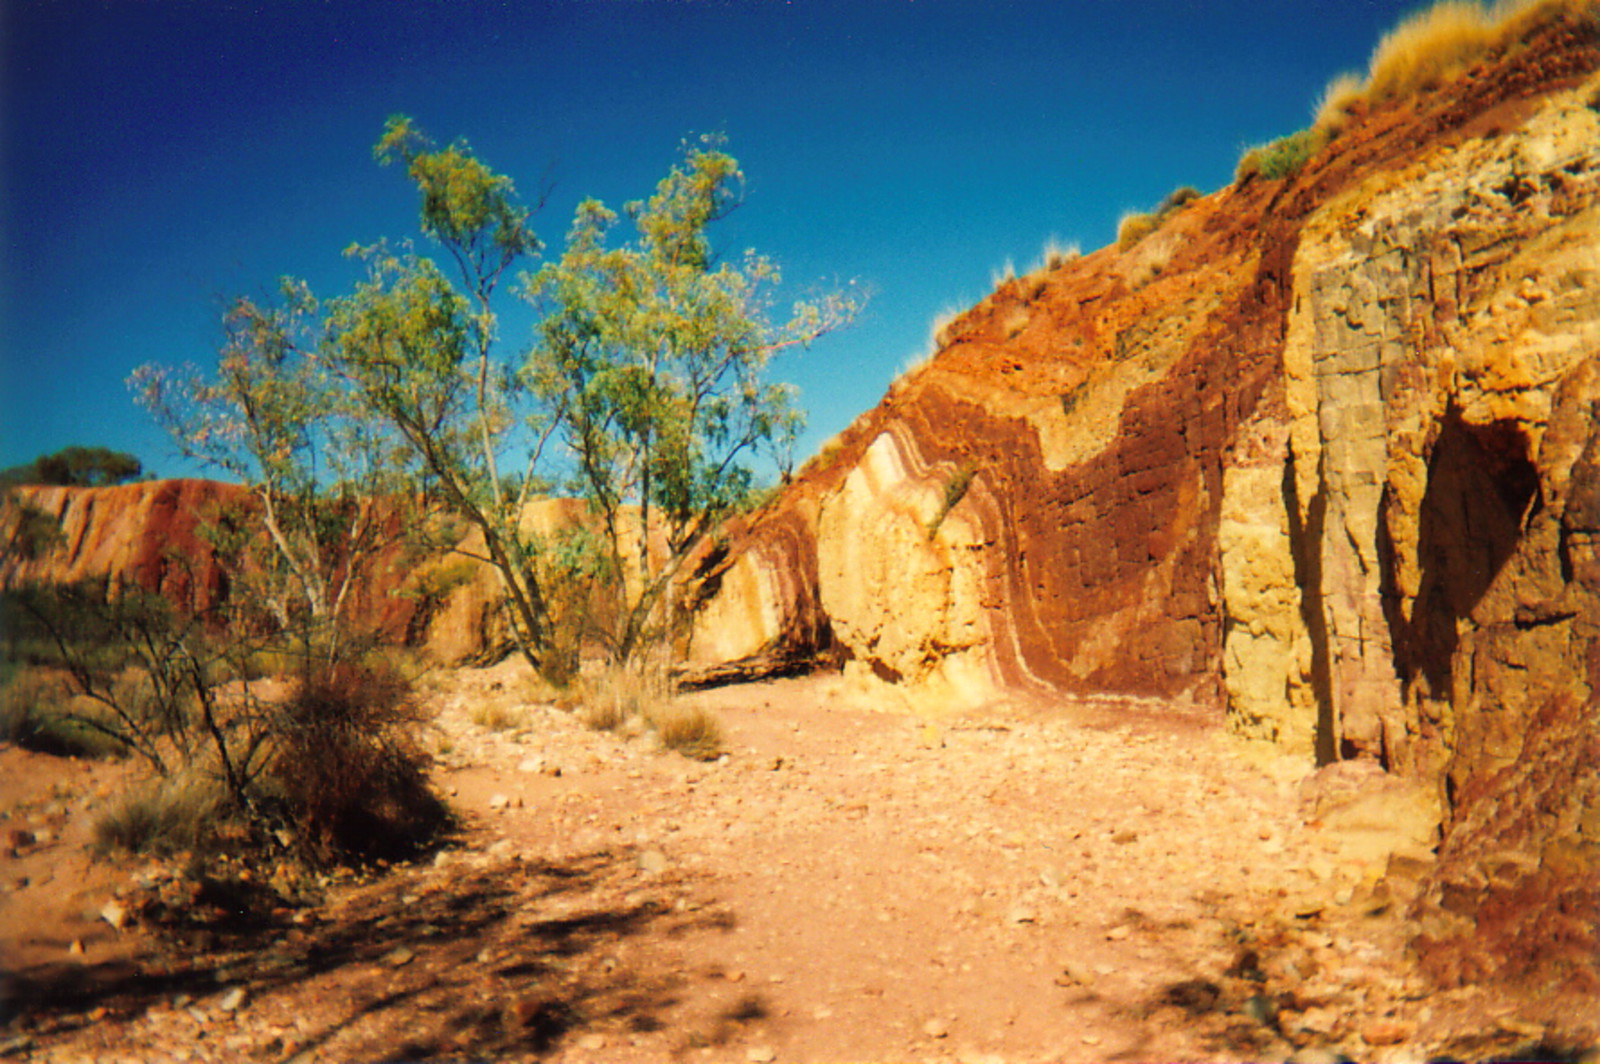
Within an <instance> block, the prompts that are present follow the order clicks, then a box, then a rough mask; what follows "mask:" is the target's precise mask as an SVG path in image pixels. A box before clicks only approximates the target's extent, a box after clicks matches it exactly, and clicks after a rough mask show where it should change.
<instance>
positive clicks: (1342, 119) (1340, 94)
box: [1312, 72, 1366, 131]
mask: <svg viewBox="0 0 1600 1064" xmlns="http://www.w3.org/2000/svg"><path fill="white" fill-rule="evenodd" d="M1365 92H1366V82H1365V81H1363V80H1362V77H1361V75H1360V74H1354V73H1348V72H1347V73H1344V74H1340V75H1339V76H1338V77H1336V78H1334V79H1333V80H1332V81H1330V82H1328V87H1327V88H1325V89H1323V90H1322V97H1321V99H1319V100H1318V101H1317V108H1316V117H1315V118H1314V119H1313V121H1312V125H1313V126H1315V127H1316V128H1318V129H1329V130H1334V131H1338V130H1341V129H1343V128H1344V127H1345V126H1346V125H1348V124H1349V122H1350V117H1351V113H1352V112H1353V111H1354V110H1355V108H1356V105H1357V104H1359V103H1360V102H1361V101H1362V100H1363V99H1365Z"/></svg>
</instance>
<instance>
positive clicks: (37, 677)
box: [0, 664, 128, 758]
mask: <svg viewBox="0 0 1600 1064" xmlns="http://www.w3.org/2000/svg"><path fill="white" fill-rule="evenodd" d="M7 673H8V674H7V675H6V676H4V677H0V740H3V741H6V742H12V743H16V744H17V745H18V746H20V747H22V748H23V749H24V750H34V751H37V752H39V753H42V754H54V755H55V756H57V757H89V758H105V757H118V756H121V755H123V754H125V753H127V751H128V746H127V744H126V743H125V742H123V741H121V740H120V739H118V738H117V730H116V722H115V721H113V720H111V719H109V718H108V717H107V715H106V714H105V713H103V712H100V711H98V709H97V707H96V706H95V704H94V703H93V702H90V701H88V700H86V699H80V698H77V697H75V696H74V694H73V690H72V683H71V680H70V678H69V677H67V676H66V675H65V674H62V673H59V672H53V671H51V670H48V669H41V668H29V667H18V666H16V665H14V664H13V665H11V666H10V668H9V669H8V670H7Z"/></svg>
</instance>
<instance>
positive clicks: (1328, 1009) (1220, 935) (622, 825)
mask: <svg viewBox="0 0 1600 1064" xmlns="http://www.w3.org/2000/svg"><path fill="white" fill-rule="evenodd" d="M529 689H530V687H529V685H528V684H527V683H526V681H525V678H524V677H523V675H522V673H521V672H520V671H519V670H518V669H517V668H516V667H514V666H511V665H506V666H501V667H498V668H496V669H492V670H483V671H464V672H456V673H446V674H440V675H439V676H438V677H436V678H434V680H433V681H432V682H431V685H430V687H429V697H430V699H431V700H432V701H433V703H434V704H435V705H436V706H437V707H438V710H439V715H438V728H437V731H436V732H435V733H434V734H433V736H432V738H431V740H430V741H431V742H433V743H435V744H436V745H437V747H438V748H439V750H440V766H439V768H440V771H439V774H438V781H439V784H440V786H441V787H442V788H443V789H444V790H445V791H446V793H447V794H448V795H449V798H450V801H451V802H452V804H453V805H454V806H455V807H456V808H457V809H458V810H459V812H460V814H461V816H462V819H463V824H464V826H463V829H462V831H461V833H460V836H459V838H458V839H457V840H456V841H455V843H454V844H452V845H451V846H450V847H449V848H447V849H445V850H443V851H441V852H440V853H439V854H437V856H436V857H434V858H431V859H429V860H427V861H424V862H419V863H417V864H415V865H404V866H398V867H395V868H391V869H388V870H387V872H385V873H384V874H383V875H381V876H378V877H373V878H366V879H362V878H359V877H345V876H339V877H331V878H329V879H327V880H326V881H325V882H323V883H322V884H321V885H320V886H319V887H318V888H317V890H316V891H315V896H314V898H313V899H312V901H311V902H310V903H308V904H302V905H299V906H291V905H287V904H284V905H279V906H277V907H276V908H275V909H269V910H265V911H263V915H262V916H261V917H260V918H259V919H254V920H252V921H237V920H236V921H233V922H232V923H230V922H229V921H227V920H225V919H223V920H220V922H218V921H213V923H212V924H211V925H209V926H208V928H207V929H205V930H203V931H198V932H196V931H190V932H186V933H181V934H180V933H176V932H174V931H173V930H171V929H170V928H169V929H167V930H160V929H157V928H155V927H147V926H141V925H140V924H139V923H138V922H135V923H133V924H131V925H130V926H128V927H127V928H125V929H123V930H121V931H118V930H115V929H113V927H112V926H111V924H110V923H108V922H107V921H106V920H105V918H104V917H103V915H102V911H103V909H104V907H105V905H106V903H107V902H108V901H111V900H113V898H114V897H116V896H118V895H119V894H120V895H121V896H122V897H123V901H124V903H125V905H126V907H127V908H129V909H130V910H132V911H135V912H137V911H138V908H139V907H138V905H137V903H136V899H137V898H138V897H140V896H141V891H142V892H143V893H144V894H148V893H149V892H151V891H157V892H159V891H161V890H167V891H168V894H167V895H166V896H169V897H170V896H172V894H171V884H172V883H173V882H174V880H173V878H172V877H173V875H174V873H173V870H172V869H171V868H170V867H168V866H167V865H164V864H162V863H159V862H150V861H146V860H144V859H123V860H117V861H112V860H105V861H99V862H96V861H94V860H92V859H91V858H90V856H89V852H88V839H89V833H90V824H91V822H92V819H93V817H94V815H95V814H96V812H97V811H98V810H100V809H102V808H103V807H104V806H105V804H106V803H107V802H108V801H109V800H111V799H112V797H113V796H114V794H115V793H116V791H117V789H118V788H119V787H121V786H122V785H123V781H124V780H125V779H126V777H127V775H128V774H129V773H130V772H131V771H132V770H131V769H130V768H129V767H127V766H119V765H107V764H96V765H85V764H81V763H75V762H70V761H60V760H58V759H54V758H49V757H45V756H43V755H37V754H31V753H28V752H25V751H21V750H17V749H14V748H0V809H3V810H4V814H3V815H4V816H5V817H6V820H5V824H4V827H5V828H6V829H7V842H8V844H9V845H11V846H12V847H13V851H12V856H10V858H9V859H8V860H6V862H5V864H4V865H3V866H0V867H3V873H0V874H3V882H4V887H5V894H4V895H3V896H0V946H3V949H4V958H5V962H6V966H7V968H8V969H9V980H8V987H7V997H8V1000H7V1001H6V1003H5V1006H6V1009H7V1012H8V1014H9V1015H8V1021H9V1022H8V1025H7V1026H6V1027H5V1028H4V1029H3V1032H0V1057H4V1058H5V1059H17V1060H50V1061H70V1060H85V1061H89V1060H93V1061H118V1060H122V1061H146V1060H195V1061H210V1060H217V1061H223V1060H227V1061H233V1060H260V1061H311V1060H341V1061H342V1060H421V1059H435V1060H459V1059H493V1060H534V1059H553V1060H571V1061H580V1060H619V1061H659V1060H666V1059H681V1060H689V1061H700V1060H706V1061H757V1062H759V1061H768V1060H776V1061H804V1060H813V1061H815V1060H833V1061H838V1060H890V1059H893V1060H936V1061H945V1060H957V1061H1011V1062H1016V1061H1035V1060H1037V1061H1043V1060H1050V1061H1057V1060H1060V1061H1070V1060H1156V1059H1177V1058H1185V1059H1211V1060H1232V1059H1265V1058H1276V1059H1280V1060H1281V1059H1296V1060H1302V1061H1308V1062H1309V1061H1318V1060H1322V1061H1331V1060H1335V1059H1338V1054H1340V1053H1344V1054H1349V1055H1350V1056H1352V1057H1354V1058H1355V1059H1363V1060H1374V1059H1375V1060H1393V1061H1400V1060H1412V1059H1420V1058H1422V1057H1424V1056H1425V1055H1440V1054H1450V1055H1458V1056H1463V1057H1487V1056H1492V1055H1496V1054H1508V1053H1514V1052H1524V1053H1526V1052H1528V1051H1530V1048H1531V1047H1535V1046H1537V1045H1540V1044H1541V1043H1542V1045H1543V1046H1544V1047H1545V1048H1548V1047H1551V1046H1561V1047H1565V1050H1566V1051H1569V1053H1576V1052H1577V1051H1581V1049H1582V1048H1584V1046H1585V1045H1592V1044H1593V1041H1592V1039H1593V1036H1594V1033H1595V1029H1596V1027H1597V1026H1600V1022H1597V1020H1596V1017H1595V1016H1593V1015H1588V1016H1585V1015H1581V1014H1577V1015H1575V1014H1574V1011H1573V1010H1572V1009H1571V1008H1570V1007H1567V1008H1566V1010H1565V1011H1564V1012H1562V1011H1557V1009H1556V1008H1555V1007H1554V1006H1553V1005H1552V1003H1551V1002H1550V1001H1546V1000H1542V999H1539V1000H1535V999H1532V998H1531V996H1530V999H1529V1000H1518V999H1516V998H1513V997H1508V996H1507V995H1506V994H1505V992H1504V991H1500V992H1497V993H1494V994H1490V993H1487V992H1481V991H1474V990H1456V991H1450V992H1448V993H1438V992H1432V993H1430V992H1429V991H1428V989H1427V988H1426V986H1425V985H1424V983H1423V982H1422V981H1421V979H1420V978H1419V977H1418V976H1417V974H1416V973H1415V971H1414V969H1413V967H1412V964H1411V962H1410V961H1408V960H1407V957H1406V953H1405V949H1404V943H1405V941H1406V939H1407V937H1408V936H1409V934H1410V933H1411V931H1412V929H1410V928H1408V927H1407V926H1406V924H1405V922H1404V921H1403V919H1402V918H1401V915H1400V910H1402V909H1403V908H1404V906H1403V904H1400V902H1402V901H1403V900H1404V899H1397V898H1394V897H1391V896H1389V895H1388V894H1386V893H1385V891H1386V890H1387V889H1388V888H1383V887H1379V888H1374V887H1373V885H1372V883H1373V879H1374V874H1375V873H1376V871H1378V869H1379V867H1380V866H1381V864H1382V863H1383V860H1384V857H1385V854H1386V852H1387V850H1389V849H1392V848H1393V847H1394V846H1395V845H1398V844H1401V843H1403V841H1404V840H1401V839H1399V838H1398V837H1388V836H1385V835H1384V831H1383V829H1381V828H1377V829H1375V828H1374V827H1373V826H1372V824H1370V823H1363V822H1362V821H1361V819H1360V817H1359V816H1354V815H1345V814H1344V813H1343V812H1342V810H1348V809H1352V808H1355V807H1357V806H1359V804H1360V801H1362V800H1364V799H1359V798H1357V797H1356V795H1357V793H1358V792H1359V793H1360V794H1363V795H1371V794H1372V793H1374V790H1375V788H1376V789H1377V790H1379V791H1381V789H1382V787H1383V786H1384V781H1383V780H1382V779H1381V778H1368V777H1367V776H1363V775H1361V773H1362V770H1361V769H1359V768H1353V767H1351V766H1349V765H1345V766H1335V767H1334V768H1331V769H1328V770H1324V771H1322V772H1321V773H1309V772H1308V770H1307V769H1305V768H1304V767H1302V766H1298V765H1296V764H1293V763H1290V762H1288V761H1286V760H1283V759H1281V758H1277V757H1275V756H1273V755H1269V754H1264V753H1262V752H1260V751H1259V750H1256V749H1254V748H1250V747H1246V746H1244V745H1241V744H1240V743H1239V742H1238V741H1236V740H1232V739H1229V738H1228V737H1227V736H1225V735H1224V733H1223V732H1222V729H1221V727H1220V722H1219V721H1216V720H1214V719H1212V718H1211V717H1209V716H1207V715H1204V714H1200V713H1194V712H1186V711H1183V710H1182V709H1180V708H1174V707H1168V706H1157V705H1155V704H1153V703H1152V704H1145V703H1138V702H1132V701H1126V702H1115V703H1113V702H1091V701H1063V702H1058V703H1051V704H1043V703H1040V704H1030V705H1021V704H1005V705H995V706H991V707H987V708H985V709H983V710H981V711H975V712H971V713H967V714H964V715H962V716H960V717H955V718H949V719H942V720H936V721H935V720H927V719H924V718H922V717H919V716H918V715H917V714H915V713H914V712H912V711H911V709H910V708H909V707H907V706H905V705H902V704H899V703H897V702H896V701H895V698H896V692H895V691H894V690H893V689H889V688H883V689H876V690H865V689H857V688H851V687H848V686H846V684H845V683H844V681H842V680H841V679H839V678H837V677H832V676H829V677H813V678H809V679H801V680H785V681H778V682H773V683H766V684H760V685H751V686H745V687H739V688H727V689H723V690H720V691H713V692H706V693H703V694H701V695H697V696H695V700H697V701H699V702H701V703H703V704H705V705H707V706H709V707H711V708H712V710H713V711H714V712H715V713H716V715H717V716H718V718H719V719H720V721H721V723H722V726H723V730H724V733H725V748H726V751H727V755H726V758H725V759H724V760H721V761H717V762H712V763H701V762H694V761H690V760H687V759H685V758H683V757H681V756H679V755H677V754H673V753H670V752H664V751H661V750H659V749H657V748H656V747H655V745H654V743H653V740H651V739H650V738H649V737H648V736H647V735H642V734H634V735H631V736H630V735H629V734H628V733H627V732H626V731H625V732H623V733H604V732H594V731H591V730H588V729H587V728H585V727H584V726H583V724H582V723H581V721H580V719H579V718H578V716H577V715H576V714H573V713H570V712H566V711H562V710H559V709H556V708H554V707H552V706H547V705H542V704H538V703H535V702H532V701H530V700H529V699H528V698H526V697H525V696H524V695H523V694H522V692H524V691H527V690H529ZM1157 709H1160V710H1161V712H1160V713H1159V714H1158V713H1157V712H1155V710H1157ZM479 722H486V723H488V724H492V725H496V726H497V727H496V728H491V727H485V726H484V723H479ZM497 729H498V730H497ZM1368 775H1370V773H1369V774H1368ZM41 830H42V831H44V832H46V834H44V835H43V836H39V832H40V831H41ZM13 832H15V833H17V834H14V835H13V834H12V833H13ZM22 833H26V834H22ZM1391 834H1393V833H1392V832H1391ZM30 835H31V836H37V839H36V841H31V842H30V841H29V836H30ZM257 874H258V875H259V876H262V877H263V878H265V880H266V882H268V883H271V882H275V880H272V879H271V878H270V877H267V876H266V871H265V870H257ZM280 875H282V873H280ZM141 883H142V884H144V886H143V887H142V888H141ZM261 889H263V890H264V889H266V888H265V887H264V886H263V887H262V888H261ZM186 897H188V898H189V899H190V902H189V904H191V905H193V906H195V907H196V908H197V909H199V908H204V907H207V906H209V907H210V908H212V909H215V910H216V911H217V912H219V913H221V914H222V915H223V916H226V915H227V913H226V909H227V905H226V902H225V901H224V902H222V903H221V904H219V903H218V900H217V899H215V898H212V899H203V898H201V897H200V896H199V895H197V894H195V893H194V892H192V891H191V892H190V893H189V894H188V895H186ZM75 942H76V943H79V944H80V945H79V946H77V947H75V946H74V943H75ZM1578 1011H1579V1012H1580V1013H1581V1011H1582V1010H1578ZM1583 1038H1588V1039H1590V1041H1589V1042H1588V1043H1584V1044H1580V1042H1579V1041H1578V1040H1580V1039H1583ZM1567 1059H1574V1057H1573V1056H1572V1055H1569V1056H1568V1058H1567Z"/></svg>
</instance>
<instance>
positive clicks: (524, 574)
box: [325, 115, 576, 680]
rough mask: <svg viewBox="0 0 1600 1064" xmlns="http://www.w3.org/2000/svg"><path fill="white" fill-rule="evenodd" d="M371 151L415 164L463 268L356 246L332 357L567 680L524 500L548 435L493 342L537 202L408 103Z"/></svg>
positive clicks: (519, 634) (430, 213) (512, 616)
mask: <svg viewBox="0 0 1600 1064" xmlns="http://www.w3.org/2000/svg"><path fill="white" fill-rule="evenodd" d="M373 153H374V155H375V157H376V158H377V159H378V161H379V162H380V163H381V164H383V165H390V164H394V163H401V164H403V165H404V166H405V168H406V173H407V176H408V177H409V178H410V180H411V181H412V182H413V183H414V184H415V185H416V187H417V190H418V191H419V192H420V193H421V198H422V204H421V212H420V227H421V229H422V232H423V233H424V234H425V235H426V236H428V237H430V238H431V239H432V240H433V241H434V242H435V243H436V244H437V245H438V246H439V247H441V248H442V249H443V250H444V252H445V254H446V256H447V258H448V263H449V265H450V266H452V267H453V271H452V270H447V269H446V268H444V267H441V266H440V265H439V263H437V262H435V261H434V260H433V259H431V258H428V257H426V256H423V255H419V254H417V253H416V251H415V250H414V249H413V248H411V247H409V246H403V247H401V248H393V247H391V246H389V245H387V244H383V243H379V244H375V245H372V246H368V247H360V246H355V247H352V248H350V249H349V251H348V254H350V255H352V256H355V257H358V258H360V259H362V260H363V261H364V262H365V264H366V267H367V277H366V279H365V280H364V281H362V282H361V283H360V284H358V285H357V287H356V289H355V291H354V292H353V293H352V294H351V295H349V296H347V297H344V298H342V299H338V300H335V301H333V302H332V304H331V305H330V309H329V314H328V319H327V334H326V345H325V351H326V355H327V358H328V360H329V364H330V365H332V366H333V367H335V369H336V371H337V372H338V373H339V374H340V375H341V376H342V377H343V378H344V379H345V380H346V381H347V382H348V383H349V384H350V385H351V386H352V387H353V389H354V393H355V394H356V395H357V396H358V397H359V401H360V402H361V403H363V404H364V405H365V406H366V407H367V409H369V410H371V411H372V412H373V413H375V414H376V415H377V416H379V417H381V418H383V419H385V420H386V421H387V422H388V423H389V424H390V425H392V426H393V428H394V429H395V431H396V432H397V433H398V435H399V437H400V438H401V439H402V440H403V441H404V442H405V444H406V446H407V448H408V450H409V453H410V455H411V456H412V458H413V459H414V461H415V462H416V463H417V465H418V467H419V469H420V472H421V473H422V475H423V478H424V482H425V487H426V488H427V490H428V491H429V492H430V493H432V494H435V495H437V496H438V498H439V499H440V501H441V502H442V503H443V504H444V505H445V506H446V507H448V508H449V509H450V510H451V511H453V512H454V513H456V514H458V515H459V516H460V517H461V518H463V519H464V520H466V521H467V522H468V523H469V524H470V525H471V527H472V528H473V529H475V530H476V532H477V533H478V538H480V539H481V541H482V553H481V554H479V553H477V551H476V549H475V548H474V547H468V546H459V547H458V549H460V550H463V551H464V552H466V553H469V554H472V555H474V556H476V557H479V558H480V559H481V560H483V561H485V562H487V563H488V564H489V565H491V566H492V567H493V569H494V571H495V572H496V573H497V574H498V577H499V581H500V584H501V588H502V590H503V592H504V598H505V605H506V615H507V617H508V619H509V621H510V627H511V632H512V635H513V638H514V641H515V643H516V645H517V647H518V649H519V650H520V651H521V652H522V654H523V655H524V656H525V657H526V658H527V659H528V661H529V662H530V663H532V664H533V665H534V666H535V667H536V668H538V669H539V670H540V671H541V672H543V673H544V674H546V675H547V676H550V677H551V678H552V679H556V680H562V679H564V678H565V677H566V675H567V674H568V673H569V672H570V671H571V669H572V668H573V667H574V666H575V663H576V662H575V654H574V653H572V652H570V651H569V650H568V649H567V648H565V647H564V646H561V645H558V640H557V639H556V633H554V632H553V631H552V630H551V626H550V623H549V618H550V605H549V603H548V602H547V600H546V595H545V587H544V585H545V579H544V574H543V572H542V568H543V566H544V563H543V554H544V551H543V544H542V543H541V541H540V540H539V539H538V538H537V537H533V536H530V535H527V534H525V533H524V532H523V530H522V528H521V516H522V513H523V512H524V509H525V507H526V505H527V503H528V502H529V501H530V499H531V498H532V496H533V493H534V492H535V491H536V490H538V489H539V488H540V487H542V486H543V481H542V480H541V478H540V477H539V475H538V469H539V466H540V464H541V457H542V453H543V449H544V448H543V444H544V440H545V438H546V437H541V436H539V435H538V433H537V432H536V431H535V432H534V433H533V435H532V437H531V438H530V435H529V433H527V432H524V431H521V430H522V429H523V428H525V427H527V425H528V420H527V415H526V413H525V412H523V411H520V410H519V409H518V402H519V400H525V399H526V398H527V397H526V395H524V394H521V392H520V389H519V388H518V386H517V381H516V378H515V375H514V373H513V372H512V369H513V367H512V366H511V364H510V363H509V362H508V361H507V360H505V359H502V358H499V357H497V351H496V343H497V340H498V325H499V322H498V315H497V312H496V310H495V303H494V299H495V295H496V292H497V289H498V288H499V286H500V282H501V281H502V279H503V278H504V277H505V275H506V273H507V271H508V270H510V269H511V268H512V267H513V266H515V265H516V264H517V263H519V262H521V261H523V260H525V259H528V258H530V257H532V256H534V255H536V254H537V253H538V251H539V246H540V245H539V240H538V238H537V236H536V235H535V234H534V232H533V230H532V228H531V227H530V225H529V217H530V215H531V211H530V209H529V208H528V207H527V206H525V205H524V204H522V203H521V202H520V201H519V200H518V197H517V192H516V187H515V185H514V184H513V183H512V181H511V179H510V178H508V177H505V176H504V175H501V174H498V173H496V172H495V171H493V170H492V169H490V168H489V167H488V166H487V165H485V164H484V163H483V162H482V161H481V160H480V159H479V158H478V157H477V156H476V155H475V154H474V153H473V151H472V149H471V146H470V145H468V144H467V143H466V142H464V141H457V142H455V143H453V144H451V145H449V146H447V147H445V148H435V147H434V146H433V145H432V144H431V142H430V141H429V140H428V139H427V138H426V137H425V136H424V135H423V134H422V133H421V132H420V131H419V130H418V129H417V128H416V126H415V124H414V123H413V122H412V120H411V119H410V118H408V117H406V116H403V115H401V116H395V117H393V118H390V119H389V121H388V123H387V125H386V126H385V128H384V133H383V136H382V138H381V139H380V140H379V141H378V144H377V146H376V147H375V148H374V149H373ZM519 448H520V449H521V453H518V451H517V449H519Z"/></svg>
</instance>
